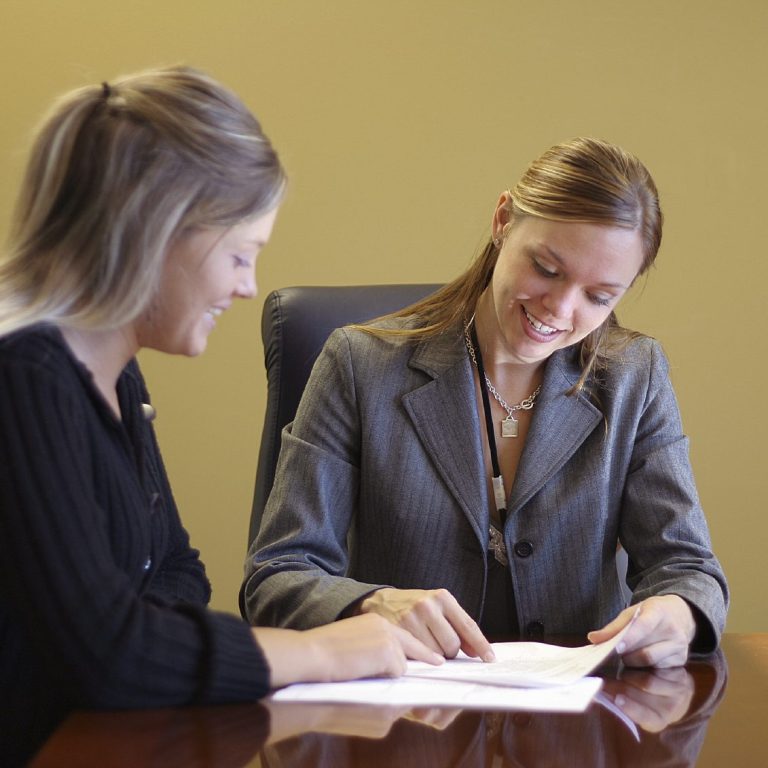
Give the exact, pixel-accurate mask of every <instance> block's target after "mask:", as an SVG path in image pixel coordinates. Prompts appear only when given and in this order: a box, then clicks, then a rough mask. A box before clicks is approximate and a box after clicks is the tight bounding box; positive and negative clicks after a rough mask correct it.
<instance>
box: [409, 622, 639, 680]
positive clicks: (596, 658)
mask: <svg viewBox="0 0 768 768" xmlns="http://www.w3.org/2000/svg"><path fill="white" fill-rule="evenodd" d="M633 620H634V619H633ZM631 625H632V622H630V623H629V624H627V626H626V627H624V629H622V630H621V632H619V633H618V634H617V635H615V636H614V637H612V638H611V639H610V640H608V641H606V642H604V643H599V644H597V645H583V646H580V647H578V648H565V647H563V646H559V645H547V644H546V643H494V644H493V650H494V652H495V654H496V661H494V662H490V663H485V662H482V661H480V660H479V659H473V658H470V657H469V656H465V655H464V654H463V653H459V655H458V656H457V657H456V658H455V659H449V660H447V661H446V662H445V664H442V665H441V666H439V667H434V666H432V665H431V664H427V663H425V662H420V661H409V662H408V670H407V671H406V673H405V674H406V676H407V677H423V678H430V679H433V680H455V681H462V682H473V683H485V684H486V685H502V686H523V687H532V688H533V687H544V686H549V685H569V684H571V683H575V682H576V681H577V680H580V679H581V678H582V677H584V676H585V675H588V674H589V673H590V672H592V671H593V670H594V669H595V668H596V667H598V666H599V665H600V664H601V663H602V662H603V661H605V659H606V658H608V656H610V654H611V653H612V652H613V650H614V649H615V648H616V645H617V644H618V643H619V642H620V641H621V638H622V637H624V635H625V633H626V632H627V630H628V629H629V627H630V626H631Z"/></svg>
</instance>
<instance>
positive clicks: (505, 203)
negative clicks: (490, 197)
mask: <svg viewBox="0 0 768 768" xmlns="http://www.w3.org/2000/svg"><path fill="white" fill-rule="evenodd" d="M511 224H512V195H510V194H509V191H504V192H502V193H501V195H500V196H499V201H498V202H497V203H496V210H494V212H493V219H492V220H491V237H492V238H493V240H497V239H498V240H504V238H505V237H506V235H507V232H508V230H509V227H510V225H511Z"/></svg>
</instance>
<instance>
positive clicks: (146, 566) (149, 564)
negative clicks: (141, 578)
mask: <svg viewBox="0 0 768 768" xmlns="http://www.w3.org/2000/svg"><path fill="white" fill-rule="evenodd" d="M151 567H152V558H151V557H148V558H147V559H146V561H145V563H144V565H143V566H142V569H143V570H145V571H148V570H149V569H150V568H151Z"/></svg>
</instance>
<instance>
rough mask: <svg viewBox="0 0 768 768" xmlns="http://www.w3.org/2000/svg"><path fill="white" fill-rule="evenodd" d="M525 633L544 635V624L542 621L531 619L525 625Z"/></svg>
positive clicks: (534, 635)
mask: <svg viewBox="0 0 768 768" xmlns="http://www.w3.org/2000/svg"><path fill="white" fill-rule="evenodd" d="M525 634H526V635H527V636H528V637H543V636H544V625H543V624H542V623H541V622H540V621H530V622H528V624H527V625H526V627H525Z"/></svg>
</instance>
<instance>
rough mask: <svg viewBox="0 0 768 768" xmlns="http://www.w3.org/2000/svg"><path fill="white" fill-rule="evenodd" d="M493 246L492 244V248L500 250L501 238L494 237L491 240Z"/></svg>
mask: <svg viewBox="0 0 768 768" xmlns="http://www.w3.org/2000/svg"><path fill="white" fill-rule="evenodd" d="M493 244H494V246H495V247H496V249H497V250H498V249H499V248H501V238H498V237H494V238H493Z"/></svg>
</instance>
